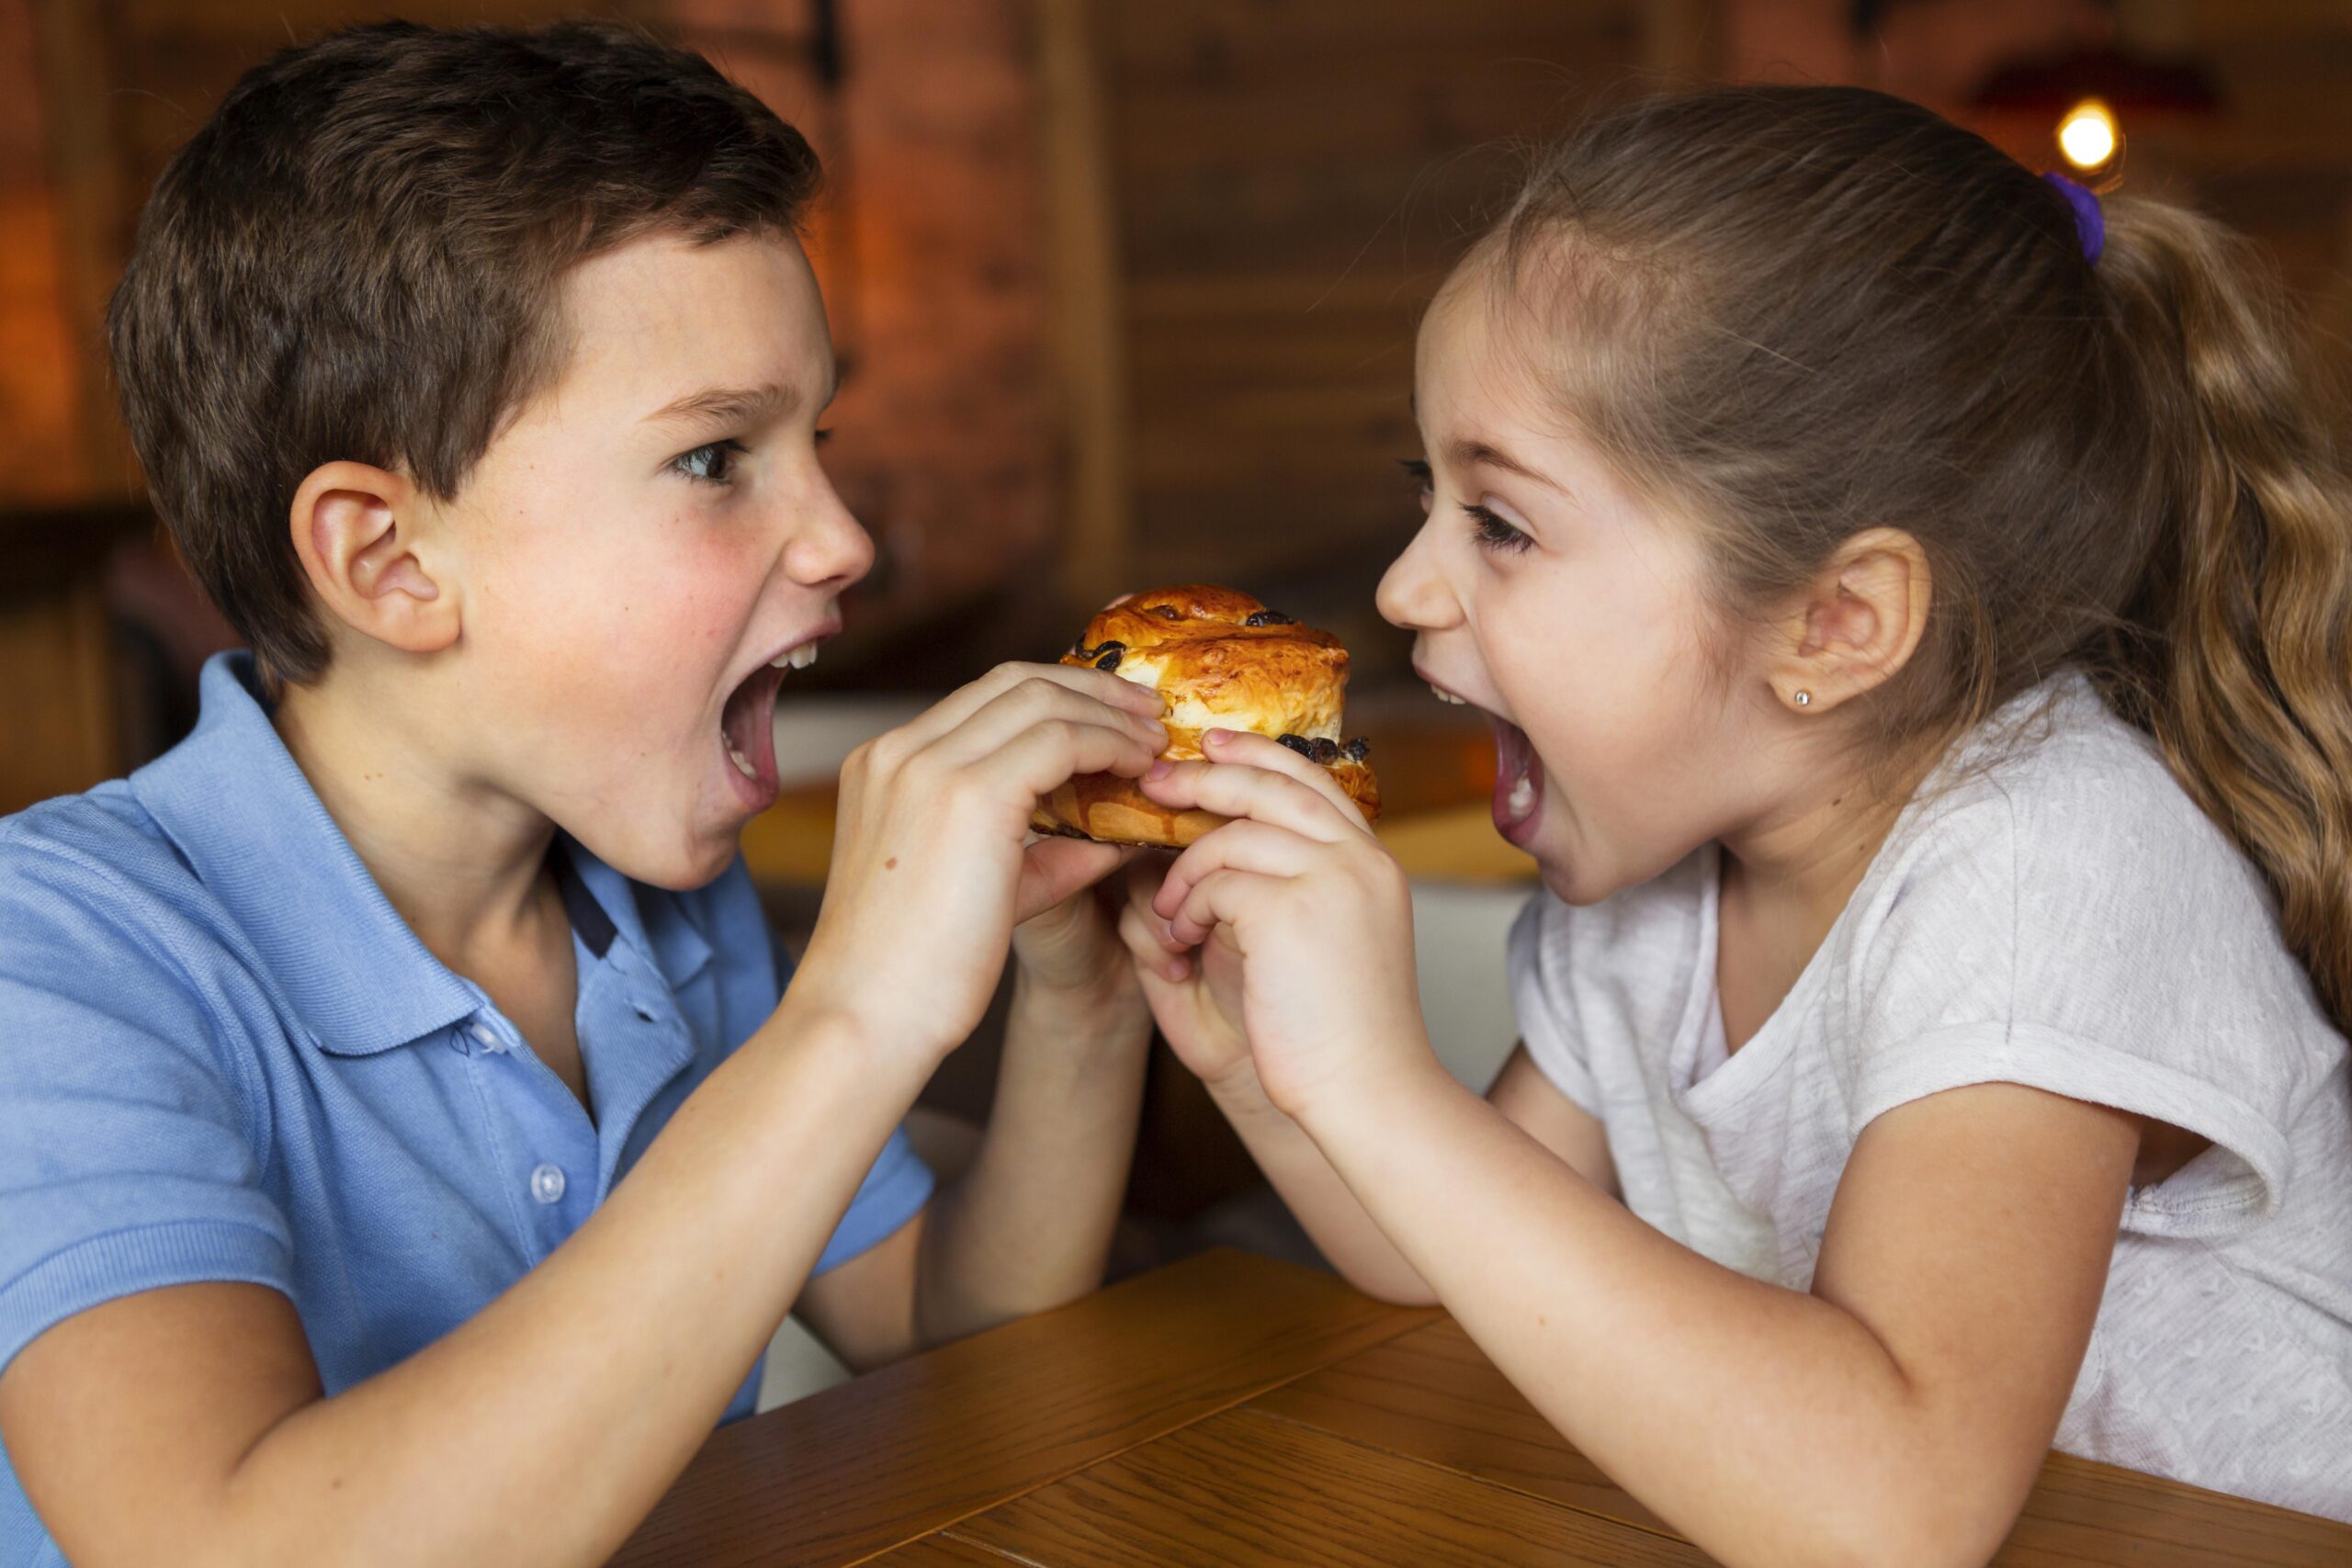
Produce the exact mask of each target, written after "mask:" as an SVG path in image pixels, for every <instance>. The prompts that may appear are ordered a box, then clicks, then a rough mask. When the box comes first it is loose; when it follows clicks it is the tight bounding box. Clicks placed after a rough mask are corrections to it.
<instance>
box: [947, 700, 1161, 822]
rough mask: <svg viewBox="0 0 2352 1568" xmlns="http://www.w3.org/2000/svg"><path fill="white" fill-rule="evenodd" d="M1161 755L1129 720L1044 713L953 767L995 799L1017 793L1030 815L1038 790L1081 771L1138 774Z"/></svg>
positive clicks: (1040, 792)
mask: <svg viewBox="0 0 2352 1568" xmlns="http://www.w3.org/2000/svg"><path fill="white" fill-rule="evenodd" d="M1157 755H1158V749H1157V748H1156V747H1154V746H1153V744H1152V743H1151V742H1149V741H1148V740H1141V739H1136V735H1135V733H1134V731H1133V730H1131V729H1129V728H1125V726H1120V727H1117V728H1114V727H1112V726H1109V725H1104V724H1092V723H1088V722H1085V721H1083V720H1077V719H1069V718H1046V719H1041V720H1039V721H1038V722H1036V723H1035V724H1032V725H1030V726H1028V727H1027V728H1023V729H1020V730H1018V731H1016V732H1015V733H1014V734H1012V736H1011V737H1010V738H1008V739H1006V740H1005V741H1004V743H1003V744H1002V745H1001V746H998V747H997V748H996V749H994V750H990V751H988V752H986V753H984V754H982V755H980V756H978V757H975V758H973V759H972V760H971V761H968V762H967V763H966V764H964V765H963V766H962V767H960V768H957V769H956V770H954V771H955V773H956V774H958V775H960V776H961V777H963V778H966V779H967V780H970V781H972V782H973V783H975V784H978V786H979V787H980V788H981V789H982V790H983V791H985V793H986V794H987V795H988V796H989V798H991V799H994V798H999V797H1002V798H1006V799H1017V800H1018V801H1019V803H1020V805H1021V810H1022V818H1023V821H1026V820H1027V818H1028V814H1029V808H1030V807H1033V806H1035V804H1036V797H1037V796H1039V795H1049V794H1051V793H1052V792H1053V791H1054V790H1055V789H1056V788H1057V787H1059V786H1060V785H1061V784H1063V783H1064V782H1065V781H1067V780H1069V779H1070V778H1072V777H1074V776H1076V775H1077V774H1080V773H1117V774H1119V775H1120V776H1122V777H1124V778H1136V777H1139V776H1141V774H1142V773H1144V771H1145V770H1146V769H1148V768H1149V767H1150V766H1151V763H1152V759H1153V758H1154V757H1155V756H1157Z"/></svg>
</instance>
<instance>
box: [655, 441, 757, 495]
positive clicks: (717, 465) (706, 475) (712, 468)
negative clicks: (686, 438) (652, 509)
mask: <svg viewBox="0 0 2352 1568" xmlns="http://www.w3.org/2000/svg"><path fill="white" fill-rule="evenodd" d="M745 450H746V448H745V447H744V446H743V444H742V443H741V441H737V440H734V439H733V438H731V437H730V438H729V439H728V440H725V441H714V442H711V443H710V444H709V445H708V446H697V447H695V449H694V450H693V451H691V452H681V453H680V454H678V456H676V457H673V458H671V459H670V467H671V469H672V470H673V472H676V473H680V474H684V476H685V477H686V478H688V479H693V480H695V481H696V482H698V483H701V484H714V485H723V484H731V483H733V482H734V479H735V459H736V458H737V457H741V456H743V455H744V453H745Z"/></svg>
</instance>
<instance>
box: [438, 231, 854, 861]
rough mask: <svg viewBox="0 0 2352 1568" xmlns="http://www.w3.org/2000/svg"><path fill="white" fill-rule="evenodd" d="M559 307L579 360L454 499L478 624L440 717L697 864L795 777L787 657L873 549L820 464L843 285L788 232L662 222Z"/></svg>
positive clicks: (599, 832)
mask: <svg viewBox="0 0 2352 1568" xmlns="http://www.w3.org/2000/svg"><path fill="white" fill-rule="evenodd" d="M564 308H565V316H566V324H567V326H568V328H569V331H570V334H571V356H570V359H569V360H568V362H567V364H566V366H565V368H564V370H563V372H562V375H561V378H560V381H559V382H558V383H557V384H556V385H554V386H553V387H551V388H550V389H548V390H547V391H545V392H543V393H542V394H540V395H539V396H538V397H537V398H536V399H534V400H532V401H531V402H529V403H528V404H527V405H526V407H525V408H524V409H523V410H522V411H521V412H519V414H518V415H517V416H516V417H515V420H514V422H513V423H512V424H511V425H510V426H509V427H508V428H506V429H505V430H504V431H503V432H502V433H501V434H500V435H499V436H498V437H497V439H496V440H495V441H493V442H492V446H491V447H490V450H489V451H488V453H487V454H485V455H484V457H482V459H481V463H480V464H479V465H478V466H477V468H475V470H474V471H473V473H472V474H471V475H470V476H469V478H468V479H467V481H466V484H465V487H464V489H463V491H461V493H460V494H459V495H458V497H457V498H455V499H454V500H453V501H452V502H450V503H449V504H448V505H447V508H446V510H445V514H444V516H443V518H442V520H441V522H442V525H443V526H444V527H445V528H446V530H447V533H446V547H447V548H448V549H450V550H451V551H452V552H453V553H454V555H455V557H456V558H457V560H458V563H459V569H458V571H457V572H456V573H455V574H454V579H455V581H456V584H457V591H458V592H459V593H460V594H461V595H462V600H461V605H460V611H461V617H462V619H461V626H462V630H461V631H460V634H459V641H458V647H457V648H455V649H452V650H451V651H452V652H453V653H456V654H458V656H459V657H458V658H457V659H454V660H447V661H445V670H446V673H447V676H448V677H449V678H450V680H451V682H453V686H452V687H445V688H444V689H443V690H442V691H441V692H439V693H438V694H436V695H435V699H434V700H435V704H436V706H437V707H438V709H439V712H438V713H437V714H435V716H434V717H435V722H436V723H439V724H446V725H447V726H448V727H450V728H453V729H454V730H455V731H456V732H457V734H458V735H459V736H461V737H463V738H464V745H465V758H464V764H463V766H464V770H465V771H467V772H469V773H471V774H472V775H473V776H472V778H471V779H470V780H469V783H471V784H474V785H476V786H478V787H481V788H486V789H488V790H492V791H495V792H497V793H498V794H499V795H505V796H507V797H510V798H511V799H513V800H515V801H516V802H519V803H522V804H524V805H526V806H527V807H530V808H532V809H533V810H535V811H537V813H539V814H541V815H543V816H545V817H546V818H550V819H552V820H553V821H554V822H555V823H556V824H557V826H559V827H560V828H562V829H565V830H566V831H568V832H570V833H571V834H572V835H573V836H574V837H576V838H578V839H579V840H581V841H582V843H583V844H585V845H586V846H587V847H588V848H589V849H590V850H591V851H592V852H594V853H595V854H596V855H597V856H598V857H599V858H601V859H603V860H604V861H605V862H606V863H609V864H611V865H613V866H615V867H616V869H618V870H620V871H622V872H624V873H625V874H628V875H630V876H632V877H635V878H637V879H639V880H640V881H643V882H648V883H651V884H653V885H655V886H664V887H673V888H683V887H690V886H699V885H700V884H702V883H705V882H707V881H708V880H710V879H711V878H712V877H714V876H716V875H718V874H719V873H720V872H721V871H723V870H725V869H726V866H727V863H728V862H729V860H730V859H731V858H732V857H733V855H734V853H735V851H736V844H737V837H738V835H739V834H740V832H741V829H742V827H743V825H744V823H745V822H746V821H748V820H749V819H750V818H752V816H753V815H755V814H756V813H758V812H760V811H762V810H763V809H765V808H766V807H768V806H769V805H770V804H771V803H772V802H773V801H774V800H775V794H776V765H775V746H774V740H773V728H772V722H771V721H772V718H773V714H774V707H775V693H776V688H777V686H778V684H779V683H780V682H782V680H783V679H784V678H785V675H786V671H785V670H783V669H779V668H775V665H776V664H777V661H779V660H785V661H788V660H790V658H792V657H793V656H794V655H795V654H796V651H797V656H798V657H799V658H800V659H801V660H804V661H805V660H808V659H809V658H810V657H811V656H813V654H814V652H815V649H816V645H817V644H818V643H819V642H820V641H821V640H822V639H823V638H825V637H831V635H832V634H833V633H835V632H836V631H838V630H839V629H840V626H841V622H840V606H839V600H840V596H841V593H842V590H844V589H846V588H848V587H849V586H850V585H851V584H852V583H854V582H855V581H858V579H860V578H861V577H863V576H865V572H866V570H867V568H868V567H869V566H871V565H872V563H873V544H872V541H871V540H870V539H869V538H868V537H867V536H866V535H865V530H864V529H862V528H861V527H859V526H858V525H857V522H856V520H855V519H854V518H853V517H851V516H850V514H849V513H848V511H847V510H846V509H845V508H844V507H843V506H842V502H841V498H840V497H839V496H837V495H836V494H834V492H833V490H832V487H831V484H830V483H829V482H828V481H827V480H826V478H825V475H824V472H823V470H822V469H821V468H819V466H818V463H817V456H816V439H817V420H818V416H819V415H820V413H821V412H823V410H824V408H825V405H826V404H827V402H829V401H830V400H831V397H832V394H833V378H834V367H833V355H832V345H831V338H830V336H829V335H828V333H827V331H826V326H825V314H824V304H823V301H822V300H821V299H820V297H819V295H818V291H817V284H816V278H815V276H814V275H813V274H811V272H810V271H809V264H808V261H807V259H806V258H805V257H803V256H802V254H801V253H800V248H799V246H798V245H797V244H796V243H793V241H792V240H791V239H789V238H788V237H779V236H766V235H762V236H744V237H738V238H735V239H730V240H726V241H722V242H720V243H717V244H710V245H696V244H694V243H690V242H689V241H687V240H685V239H684V238H681V237H676V236H670V235H654V236H650V237H647V238H644V239H640V240H637V241H634V242H632V243H628V244H627V245H624V246H622V247H620V248H618V249H616V250H614V251H612V252H609V253H607V254H604V255H602V256H599V257H596V258H595V259H594V260H591V261H589V262H587V263H585V264H583V265H581V266H580V267H578V268H577V269H575V270H574V272H573V273H572V274H571V276H569V278H568V279H567V281H566V284H565V288H564Z"/></svg>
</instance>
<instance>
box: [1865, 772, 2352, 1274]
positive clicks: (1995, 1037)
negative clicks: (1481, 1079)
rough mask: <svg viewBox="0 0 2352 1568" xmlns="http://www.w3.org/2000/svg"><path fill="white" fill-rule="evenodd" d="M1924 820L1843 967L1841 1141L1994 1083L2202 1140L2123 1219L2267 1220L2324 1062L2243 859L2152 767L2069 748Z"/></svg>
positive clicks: (2204, 1228)
mask: <svg viewBox="0 0 2352 1568" xmlns="http://www.w3.org/2000/svg"><path fill="white" fill-rule="evenodd" d="M2068 750H2069V752H2070V753H2071V755H2069V756H2065V757H2061V758H2059V759H2055V760H2053V761H2050V762H2047V763H2045V764H2042V765H2041V766H2038V767H2037V768H2035V769H2033V770H2030V771H2029V772H2028V773H2026V775H2025V776H2024V778H2023V779H2022V780H2018V781H2013V782H2012V783H2010V784H2007V785H2003V786H1990V785H1988V786H1986V787H1982V788H1979V789H1976V790H1973V791H1972V792H1971V793H1972V798H1970V799H1969V800H1968V801H1966V802H1965V803H1963V804H1962V805H1959V806H1958V807H1955V808H1954V809H1952V810H1951V811H1949V812H1946V813H1941V814H1939V815H1938V816H1937V818H1936V819H1935V820H1934V821H1933V823H1932V824H1931V825H1930V826H1928V828H1927V829H1925V830H1924V831H1923V832H1922V833H1921V834H1920V835H1918V837H1917V841H1916V842H1915V843H1914V844H1913V845H1912V846H1911V849H1910V851H1909V852H1908V853H1907V855H1906V858H1905V863H1904V864H1903V865H1902V867H1901V868H1900V872H1899V874H1898V875H1896V876H1895V877H1894V878H1892V879H1891V881H1890V886H1889V887H1888V889H1887V890H1886V895H1885V897H1883V898H1882V900H1880V903H1881V906H1882V907H1881V908H1880V909H1879V910H1878V911H1877V912H1876V918H1875V919H1874V920H1873V921H1872V922H1871V930H1870V931H1868V933H1867V936H1866V938H1865V939H1864V941H1865V947H1864V951H1863V953H1862V955H1861V956H1860V960H1859V961H1858V962H1857V964H1856V965H1855V969H1856V974H1855V981H1856V984H1855V986H1854V988H1853V992H1852V995H1853V998H1854V1000H1855V1004H1856V1007H1857V1009H1858V1014H1857V1016H1856V1017H1855V1018H1853V1019H1852V1020H1850V1021H1849V1022H1850V1029H1849V1032H1848V1038H1849V1039H1850V1040H1851V1041H1852V1042H1853V1047H1854V1052H1855V1056H1854V1060H1853V1062H1852V1063H1851V1068H1852V1085H1851V1089H1852V1099H1851V1102H1850V1114H1851V1118H1852V1127H1851V1131H1852V1132H1853V1133H1854V1134H1856V1135H1859V1134H1860V1131H1861V1129H1862V1128H1863V1127H1864V1126H1865V1125H1867V1124H1868V1123H1869V1122H1871V1121H1873V1120H1875V1119H1876V1118H1877V1117H1879V1116H1881V1115H1883V1114H1884V1113H1885V1112H1886V1111H1890V1110H1892V1109H1894V1107H1895V1106H1898V1105H1901V1104H1904V1103H1906V1102H1908V1101H1910V1100H1917V1099H1920V1098H1923V1097H1924V1096H1927V1095H1930V1094H1935V1093H1939V1092H1940V1091H1942V1090H1945V1089H1956V1088H1961V1087H1963V1086H1965V1085H1969V1084H1975V1083H1990V1082H2004V1083H2017V1084H2023V1085H2025V1086H2027V1087H2029V1088H2032V1089H2044V1090H2047V1091H2048V1092H2051V1093H2053V1094H2062V1095H2065V1096H2067V1097H2068V1098H2070V1099H2075V1100H2085V1101H2087V1102H2090V1103H2092V1104H2098V1105H2104V1106H2109V1107H2112V1108H2113V1109H2116V1110H2119V1111H2131V1112H2133V1113H2135V1114H2139V1115H2143V1116H2148V1117H2153V1118H2154V1119H2156V1120H2158V1121H2162V1122H2170V1123H2172V1124H2174V1125H2176V1126H2178V1127H2182V1128H2185V1129H2187V1130H2188V1131H2189V1132H2191V1133H2195V1134H2199V1135H2200V1136H2202V1137H2204V1138H2206V1139H2208V1140H2210V1141H2211V1144H2212V1145H2213V1147H2212V1148H2211V1150H2209V1151H2208V1152H2207V1153H2205V1154H2204V1155H2202V1156H2199V1157H2198V1158H2197V1159H2195V1160H2193V1161H2191V1162H2190V1164H2189V1165H2188V1167H2186V1168H2183V1169H2182V1170H2181V1171H2180V1172H2178V1173H2177V1175H2175V1176H2174V1177H2172V1178H2170V1179H2166V1180H2165V1181H2164V1182H2162V1183H2159V1184H2156V1185H2155V1186H2154V1187H2152V1188H2150V1189H2148V1190H2144V1191H2142V1192H2139V1193H2136V1194H2135V1195H2134V1198H2133V1201H2132V1204H2131V1209H2130V1210H2129V1211H2128V1212H2127V1213H2126V1216H2125V1223H2126V1225H2127V1228H2131V1229H2136V1230H2140V1231H2143V1232H2145V1233H2148V1234H2168V1235H2224V1234H2229V1233H2231V1232H2233V1231H2235V1230H2238V1229H2240V1228H2242V1227H2243V1226H2245V1225H2246V1224H2252V1223H2254V1222H2255V1221H2256V1220H2259V1219H2260V1218H2262V1217H2264V1216H2266V1215H2267V1214H2268V1213H2271V1212H2272V1211H2273V1210H2274V1209H2275V1208H2276V1207H2277V1205H2278V1201H2279V1196H2280V1193H2281V1191H2282V1190H2283V1188H2284V1186H2285V1183H2286V1181H2287V1179H2288V1175H2289V1170H2288V1164H2289V1162H2288V1153H2287V1150H2288V1139H2287V1133H2286V1129H2287V1128H2288V1126H2289V1125H2290V1123H2291V1121H2292V1118H2293V1115H2294V1114H2295V1107H2296V1106H2297V1105H2298V1104H2299V1103H2300V1102H2301V1100H2304V1099H2305V1098H2307V1096H2308V1094H2309V1092H2310V1091H2311V1090H2312V1087H2313V1086H2314V1085H2315V1084H2316V1083H2317V1082H2318V1081H2319V1080H2320V1079H2321V1077H2323V1075H2324V1073H2325V1072H2326V1071H2327V1070H2328V1068H2329V1066H2331V1065H2332V1064H2331V1060H2330V1057H2331V1054H2332V1052H2334V1051H2335V1050H2337V1049H2340V1046H2339V1045H2337V1044H2336V1043H2335V1036H2334V1035H2333V1033H2332V1032H2330V1031H2329V1030H2328V1029H2327V1026H2326V1024H2325V1022H2324V1019H2323V1018H2322V1017H2321V1016H2320V1015H2319V1014H2318V1013H2317V1011H2316V1009H2315V1007H2314V1005H2313V1002H2312V996H2311V992H2310V988H2309V982H2308V978H2307V977H2306V976H2304V975H2303V974H2302V972H2301V969H2300V968H2299V967H2298V966H2297V965H2296V964H2295V962H2294V960H2293V958H2292V957H2291V955H2290V954H2289V953H2287V951H2286V949H2285V945H2284V942H2283V941H2282V940H2281V938H2280V935H2279V932H2278V921H2277V918H2276V916H2275V914H2274V912H2273V910H2272V908H2271V905H2270V903H2269V901H2268V898H2267V894H2266V893H2265V891H2264V889H2263V886H2262V885H2261V883H2260V880H2259V877H2258V875H2257V874H2256V873H2255V871H2254V869H2253V867H2252V866H2251V865H2250V864H2249V863H2247V862H2246V861H2245V858H2244V856H2243V855H2241V854H2240V853H2239V852H2238V851H2237V850H2236V848H2235V846H2234V845H2233V844H2232V843H2231V842H2230V841H2229V840H2227V839H2226V838H2225V837H2224V836H2223V835H2222V833H2221V831H2220V829H2217V828H2215V827H2214V826H2213V825H2212V824H2211V822H2210V821H2209V820H2207V819H2206V818H2205V817H2204V816H2203V815H2202V813H2201V812H2199V811H2198V809H2197V807H2195V805H2194V804H2193V803H2192V802H2190V801H2189V800H2188V797H2187V795H2185V794H2184V793H2182V792H2181V791H2180V790H2179V788H2178V786H2177V784H2175V783H2174V782H2173V781H2172V779H2171V777H2170V775H2169V774H2168V773H2165V772H2164V770H2163V767H2162V764H2161V763H2160V762H2158V761H2155V760H2154V758H2153V757H2148V756H2144V755H2142V754H2139V753H2137V752H2134V751H2131V750H2128V749H2126V748H2124V747H2122V746H2120V745H2110V746H2108V747H2106V748H2103V749H2093V748H2086V747H2074V748H2069V749H2068Z"/></svg>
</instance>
